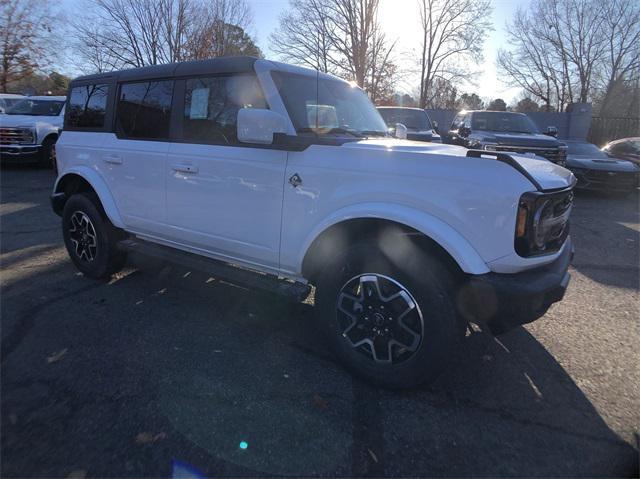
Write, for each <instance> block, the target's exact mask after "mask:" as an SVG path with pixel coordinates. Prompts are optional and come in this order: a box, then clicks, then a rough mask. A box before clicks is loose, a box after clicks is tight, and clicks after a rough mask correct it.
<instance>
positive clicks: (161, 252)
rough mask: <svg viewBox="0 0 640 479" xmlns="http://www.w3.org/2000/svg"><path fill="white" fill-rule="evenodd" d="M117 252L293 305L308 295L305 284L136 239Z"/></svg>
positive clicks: (129, 239)
mask: <svg viewBox="0 0 640 479" xmlns="http://www.w3.org/2000/svg"><path fill="white" fill-rule="evenodd" d="M118 248H119V249H121V250H122V251H125V252H127V253H134V254H140V255H142V256H147V257H151V258H155V259H158V260H162V261H166V262H168V263H174V264H176V265H180V266H184V267H187V268H190V269H194V270H197V271H201V272H203V273H207V274H211V275H212V276H214V277H216V278H219V279H222V280H224V281H227V282H229V283H233V284H235V285H238V286H243V287H246V288H250V289H259V290H262V291H265V292H268V293H273V294H278V295H281V296H286V297H288V298H289V299H290V300H292V301H296V302H302V301H304V300H305V299H306V298H307V296H309V292H310V291H311V287H310V286H309V285H308V284H303V283H299V282H294V281H288V280H285V279H281V278H278V277H277V276H275V275H272V274H265V273H259V272H254V271H251V270H248V269H243V268H239V267H236V266H232V265H230V264H227V263H224V262H222V261H218V260H215V259H212V258H207V257H206V256H201V255H198V254H194V253H189V252H186V251H182V250H178V249H175V248H170V247H168V246H163V245H159V244H156V243H152V242H150V241H144V240H141V239H139V238H128V239H125V240H122V241H120V242H118Z"/></svg>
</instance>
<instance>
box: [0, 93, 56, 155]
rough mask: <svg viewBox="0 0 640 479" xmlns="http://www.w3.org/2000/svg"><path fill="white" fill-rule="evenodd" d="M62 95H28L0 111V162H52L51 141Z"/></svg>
mask: <svg viewBox="0 0 640 479" xmlns="http://www.w3.org/2000/svg"><path fill="white" fill-rule="evenodd" d="M64 104H65V97H63V96H29V97H22V98H21V99H20V100H19V101H16V102H15V103H12V105H11V106H9V107H7V108H6V109H5V110H4V113H3V114H2V115H0V159H1V160H2V163H39V164H40V165H42V166H46V167H52V166H55V165H54V149H53V148H54V145H55V143H56V140H57V139H58V134H59V132H60V129H61V128H62V120H63V118H64Z"/></svg>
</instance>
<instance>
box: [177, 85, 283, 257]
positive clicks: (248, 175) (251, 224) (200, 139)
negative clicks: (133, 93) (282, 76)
mask: <svg viewBox="0 0 640 479" xmlns="http://www.w3.org/2000/svg"><path fill="white" fill-rule="evenodd" d="M176 105H179V106H178V107H177V108H178V111H179V112H180V114H179V115H177V118H175V117H174V118H175V120H176V123H177V127H176V130H177V132H176V137H177V139H176V141H174V142H172V143H171V145H170V147H169V153H168V157H167V168H166V172H165V175H166V181H167V220H168V224H169V228H170V229H171V234H172V235H173V237H174V238H175V240H176V241H177V242H180V243H184V244H186V245H188V246H190V247H192V248H196V249H199V250H204V251H207V252H209V253H211V254H213V255H215V256H217V257H221V258H223V259H229V260H234V259H235V260H240V261H241V262H243V263H249V264H255V265H260V266H266V267H269V268H274V269H277V268H278V266H279V249H280V225H281V216H282V198H283V184H284V173H285V169H286V161H287V153H286V151H283V150H278V149H275V148H271V147H253V146H248V145H246V144H242V143H240V142H239V141H238V139H237V117H238V111H239V110H240V109H241V108H267V103H266V101H265V98H264V95H263V93H262V90H261V87H260V84H259V82H258V80H257V79H256V77H255V75H252V74H246V73H243V74H233V75H228V74H226V75H216V76H206V77H194V78H187V79H185V80H180V81H179V82H178V83H177V84H176Z"/></svg>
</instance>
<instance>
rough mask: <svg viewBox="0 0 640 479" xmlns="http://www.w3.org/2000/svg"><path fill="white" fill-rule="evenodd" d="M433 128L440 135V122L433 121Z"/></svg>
mask: <svg viewBox="0 0 640 479" xmlns="http://www.w3.org/2000/svg"><path fill="white" fill-rule="evenodd" d="M431 126H433V131H435V132H436V133H438V122H437V121H432V122H431Z"/></svg>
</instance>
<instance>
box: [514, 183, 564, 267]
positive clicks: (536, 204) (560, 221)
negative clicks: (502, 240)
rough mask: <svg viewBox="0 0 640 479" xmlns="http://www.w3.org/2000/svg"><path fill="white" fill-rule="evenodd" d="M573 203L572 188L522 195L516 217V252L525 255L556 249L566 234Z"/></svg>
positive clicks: (549, 251)
mask: <svg viewBox="0 0 640 479" xmlns="http://www.w3.org/2000/svg"><path fill="white" fill-rule="evenodd" d="M572 206H573V192H572V191H571V189H568V190H563V191H560V192H556V193H540V192H531V193H525V194H524V195H522V197H521V198H520V203H519V205H518V216H517V219H516V232H515V233H516V234H515V249H516V252H517V253H518V254H519V255H520V256H524V257H527V256H535V255H539V254H545V253H552V252H554V251H557V250H559V249H560V248H561V247H562V244H563V243H564V240H565V239H566V237H567V235H568V234H569V215H570V213H571V208H572Z"/></svg>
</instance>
